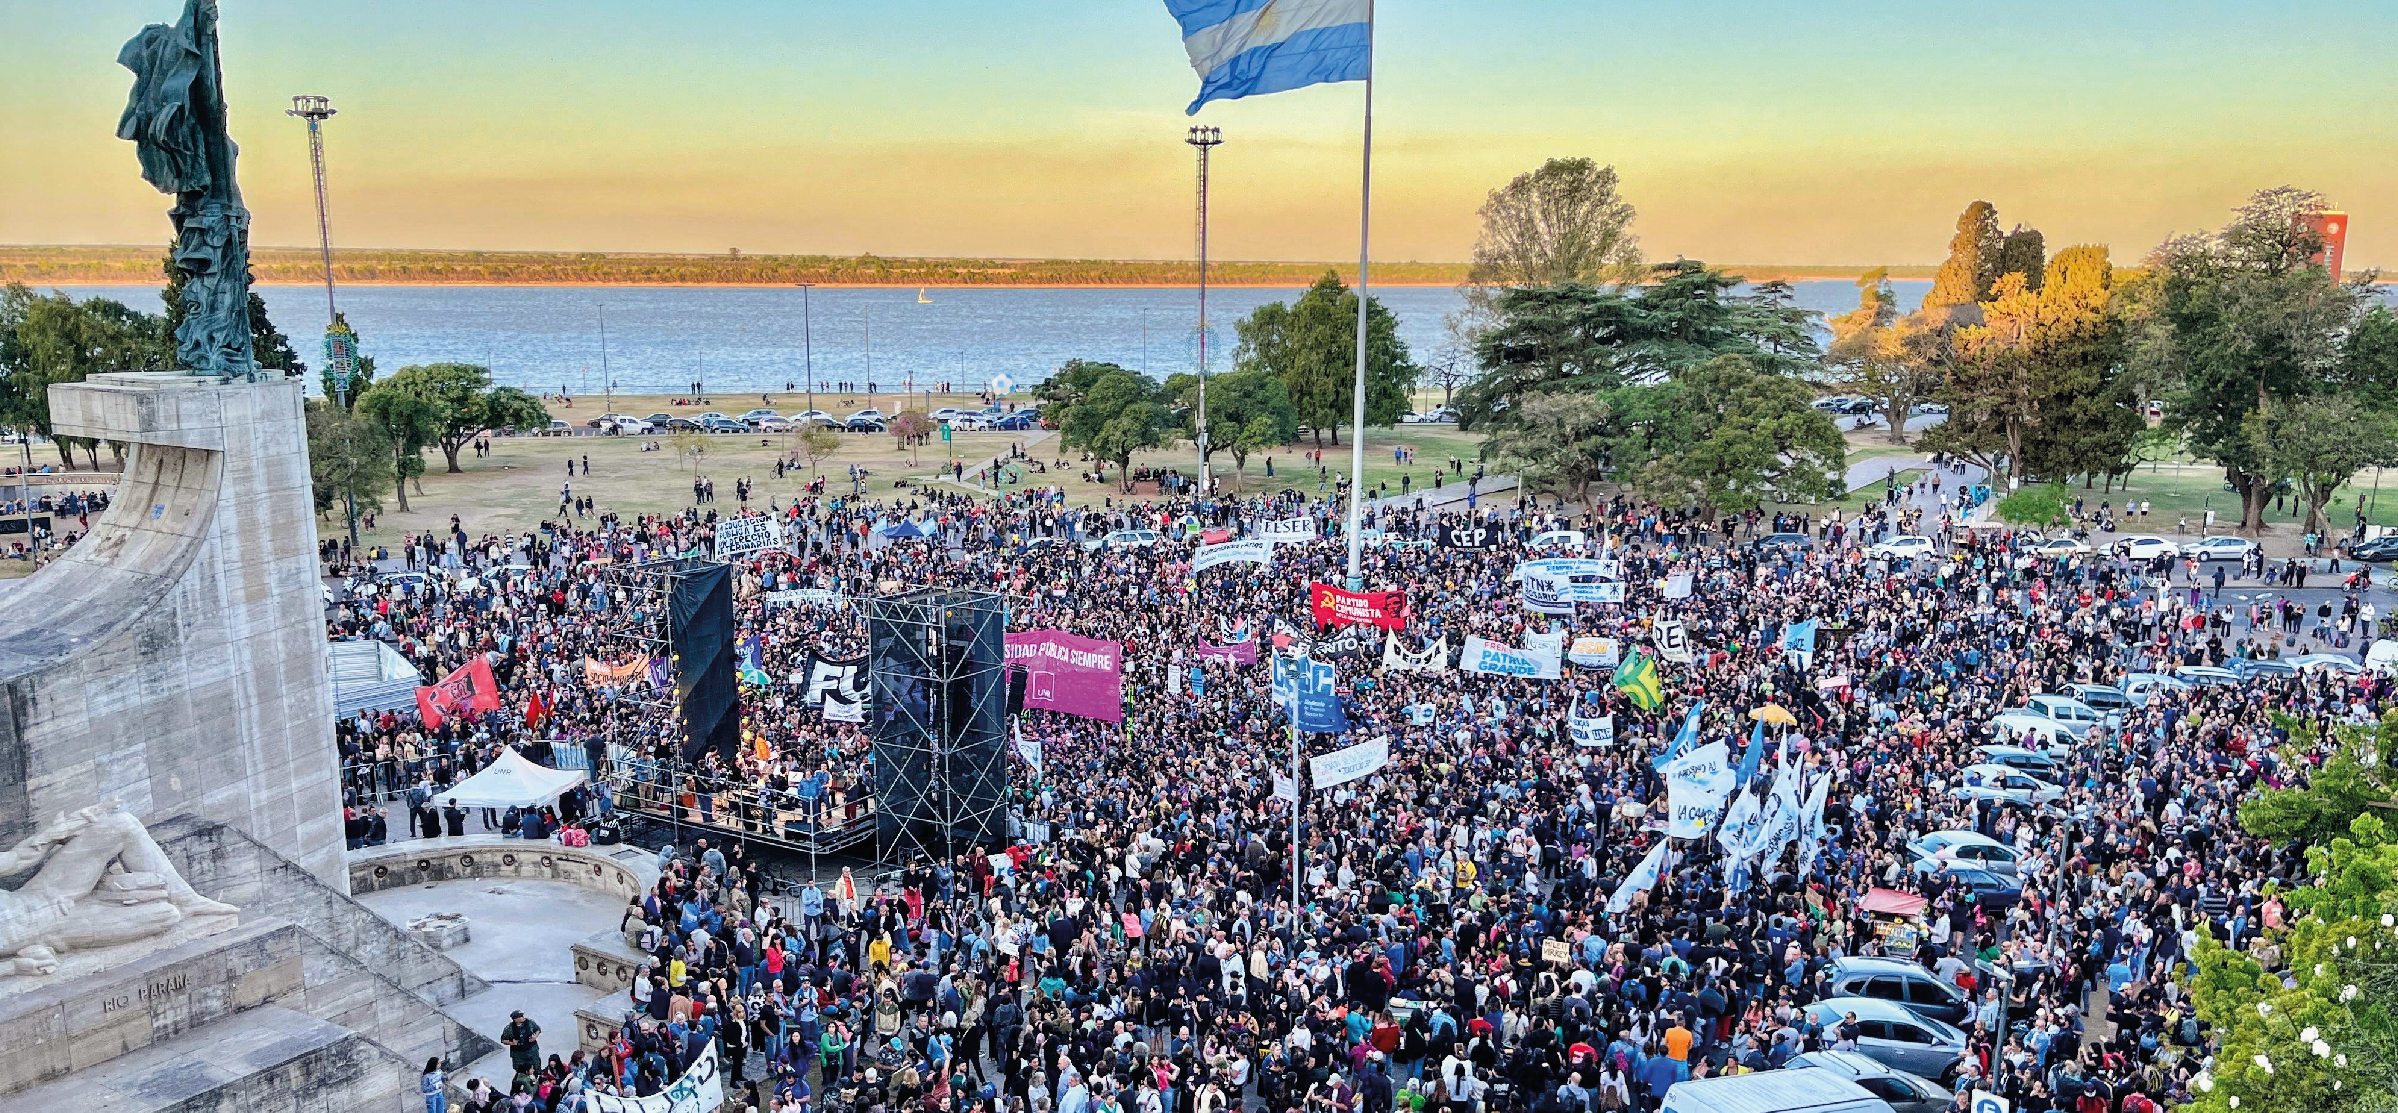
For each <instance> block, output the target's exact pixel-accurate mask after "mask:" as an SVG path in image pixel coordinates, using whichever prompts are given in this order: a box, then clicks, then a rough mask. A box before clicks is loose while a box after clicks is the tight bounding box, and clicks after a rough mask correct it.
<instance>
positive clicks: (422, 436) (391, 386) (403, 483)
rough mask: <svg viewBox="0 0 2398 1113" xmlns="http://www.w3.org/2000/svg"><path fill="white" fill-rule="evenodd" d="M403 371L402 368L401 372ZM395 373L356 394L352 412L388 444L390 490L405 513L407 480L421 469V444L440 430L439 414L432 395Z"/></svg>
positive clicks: (427, 442) (403, 372) (422, 460)
mask: <svg viewBox="0 0 2398 1113" xmlns="http://www.w3.org/2000/svg"><path fill="white" fill-rule="evenodd" d="M404 374H406V372H405V370H403V371H402V375H404ZM400 377H401V376H399V375H395V376H393V377H392V378H390V379H387V380H385V381H383V382H379V383H376V384H375V385H374V386H372V387H369V388H368V389H367V390H366V392H365V393H363V394H360V395H359V396H358V404H357V406H356V412H357V413H359V414H362V415H364V416H365V417H366V418H367V419H368V420H370V421H372V422H374V423H375V424H376V425H377V426H378V427H379V428H380V429H381V430H382V434H383V438H384V441H385V443H386V444H388V445H389V446H390V448H391V462H392V472H391V475H392V491H393V494H394V495H395V496H396V497H397V498H398V500H399V504H400V513H402V514H405V513H408V481H409V480H411V479H414V478H416V477H417V476H420V475H423V474H424V472H425V456H424V452H425V446H426V445H429V444H432V443H433V441H434V438H435V437H437V436H438V435H439V434H440V430H441V415H440V410H439V407H438V406H437V405H435V404H434V402H433V401H432V399H430V398H427V397H425V396H424V395H423V394H422V393H420V392H418V391H416V390H412V389H410V388H409V386H408V385H407V384H404V383H402V382H400Z"/></svg>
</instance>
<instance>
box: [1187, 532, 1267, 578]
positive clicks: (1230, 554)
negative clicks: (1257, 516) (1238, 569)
mask: <svg viewBox="0 0 2398 1113" xmlns="http://www.w3.org/2000/svg"><path fill="white" fill-rule="evenodd" d="M1236 561H1240V562H1246V563H1249V564H1272V563H1274V543H1273V542H1272V541H1268V540H1266V539H1265V538H1262V537H1253V538H1250V539H1248V540H1246V541H1226V542H1224V543H1223V544H1220V545H1205V546H1201V547H1200V549H1199V552H1198V555H1196V556H1193V557H1192V558H1191V571H1192V572H1194V573H1197V572H1205V571H1207V570H1208V569H1210V568H1213V567H1215V566H1217V565H1219V564H1230V563H1234V562H1236Z"/></svg>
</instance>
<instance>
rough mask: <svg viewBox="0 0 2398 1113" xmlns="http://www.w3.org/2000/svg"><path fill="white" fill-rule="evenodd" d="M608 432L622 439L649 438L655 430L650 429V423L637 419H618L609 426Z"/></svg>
mask: <svg viewBox="0 0 2398 1113" xmlns="http://www.w3.org/2000/svg"><path fill="white" fill-rule="evenodd" d="M606 431H607V432H609V433H613V434H615V435H617V436H620V437H644V436H648V435H649V434H650V433H652V432H655V430H654V429H652V428H651V427H650V423H649V422H646V421H643V420H641V419H640V418H637V417H620V418H617V419H616V420H615V421H614V422H613V423H611V424H610V425H608V426H607V428H606Z"/></svg>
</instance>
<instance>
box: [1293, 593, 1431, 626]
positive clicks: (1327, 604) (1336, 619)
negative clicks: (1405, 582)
mask: <svg viewBox="0 0 2398 1113" xmlns="http://www.w3.org/2000/svg"><path fill="white" fill-rule="evenodd" d="M1307 599H1308V605H1309V607H1310V608H1311V609H1312V610H1313V612H1314V614H1315V620H1316V625H1318V626H1356V625H1368V626H1379V627H1381V628H1383V629H1385V630H1398V629H1402V628H1404V627H1406V625H1407V593H1406V592H1404V591H1349V590H1346V589H1343V588H1337V587H1334V586H1332V585H1331V584H1325V583H1311V584H1309V585H1307Z"/></svg>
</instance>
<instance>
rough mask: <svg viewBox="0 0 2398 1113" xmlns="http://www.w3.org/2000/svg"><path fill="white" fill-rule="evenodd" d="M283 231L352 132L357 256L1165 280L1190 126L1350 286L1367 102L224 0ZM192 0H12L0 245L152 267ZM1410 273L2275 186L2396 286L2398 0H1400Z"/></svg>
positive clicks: (873, 37)
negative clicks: (949, 259) (943, 259)
mask: <svg viewBox="0 0 2398 1113" xmlns="http://www.w3.org/2000/svg"><path fill="white" fill-rule="evenodd" d="M223 7H224V12H225V16H224V35H225V64H226V67H227V70H228V74H229V76H228V83H229V86H230V93H231V95H232V98H233V126H234V135H235V138H236V139H238V140H239V141H240V142H241V144H242V148H243V159H242V163H241V181H242V185H243V188H244V191H245V193H246V194H247V197H248V201H249V205H250V208H251V209H252V211H253V213H254V222H255V223H254V227H253V233H252V238H253V240H254V242H257V243H260V244H274V245H285V244H304V243H313V241H314V237H315V228H314V216H313V212H312V211H311V207H310V202H309V198H308V175H307V150H306V141H305V131H304V128H303V126H302V125H301V124H300V122H299V121H297V120H293V119H290V118H288V117H286V116H285V115H283V110H284V109H285V108H286V107H288V106H289V100H290V96H291V94H293V93H303V92H306V93H322V94H325V95H328V96H330V97H332V98H333V101H334V104H335V106H336V107H337V108H339V109H340V110H341V115H339V116H337V117H335V118H334V119H333V120H332V121H331V123H330V124H329V125H328V139H327V158H328V160H329V163H330V166H331V172H332V175H333V186H332V188H333V227H334V233H335V237H336V242H337V243H338V244H340V245H343V246H351V247H428V248H492V249H536V250H573V249H587V250H625V251H701V252H718V251H723V250H725V249H727V248H733V247H738V248H740V249H742V250H743V251H745V252H826V253H837V254H855V253H859V252H867V251H871V252H875V253H878V254H884V255H1004V256H1050V257H1059V256H1072V257H1092V256H1097V257H1142V258H1174V257H1184V256H1187V255H1188V254H1189V253H1190V251H1191V228H1192V222H1191V209H1192V193H1191V184H1192V183H1191V169H1192V167H1191V162H1192V159H1191V152H1190V149H1189V148H1187V147H1185V146H1184V145H1183V144H1182V143H1181V138H1182V135H1183V129H1184V128H1185V127H1186V126H1187V125H1188V124H1190V123H1192V122H1200V123H1207V124H1213V125H1216V126H1220V127H1222V128H1223V129H1224V133H1225V144H1224V146H1223V147H1221V148H1219V150H1218V152H1217V156H1216V171H1217V173H1216V194H1215V199H1216V203H1215V208H1214V220H1215V232H1214V248H1213V250H1214V254H1216V255H1217V256H1219V257H1223V258H1244V259H1333V258H1340V257H1343V256H1349V257H1354V255H1355V253H1356V236H1357V186H1358V181H1357V176H1358V175H1357V148H1358V114H1359V108H1360V103H1361V93H1362V90H1363V86H1361V85H1356V84H1349V85H1335V86H1319V87H1315V88H1311V89H1303V90H1298V91H1295V92H1290V93H1283V94H1278V95H1274V96H1270V97H1261V98H1255V99H1252V100H1247V101H1236V102H1219V103H1216V104H1212V105H1210V106H1208V107H1207V108H1206V109H1204V110H1203V111H1202V113H1201V114H1200V116H1199V117H1198V119H1197V120H1196V121H1193V120H1190V119H1187V118H1185V117H1184V115H1183V112H1182V109H1183V106H1184V105H1185V104H1187V103H1188V102H1189V100H1190V98H1191V96H1192V94H1193V92H1194V91H1195V89H1196V88H1197V85H1198V80H1197V77H1196V76H1195V75H1194V74H1193V73H1192V72H1191V70H1190V67H1189V65H1188V63H1187V62H1186V61H1185V57H1184V54H1183V49H1182V44H1181V42H1180V39H1179V37H1178V32H1177V30H1176V27H1175V24H1174V21H1173V20H1172V18H1171V17H1169V16H1168V15H1167V13H1166V11H1165V8H1164V5H1163V4H1161V3H1158V2H1157V0H1114V2H1099V0H1056V2H1051V3H1045V4H1033V3H1024V2H1019V0H978V2H972V3H968V2H952V0H939V2H934V0H924V2H908V0H882V2H876V3H825V2H821V0H811V2H801V3H792V2H789V0H782V2H771V3H770V2H765V0H648V2H639V3H636V2H632V0H574V2H567V0H547V2H535V0H486V2H482V3H464V2H459V0H398V2H394V0H387V2H382V3H358V2H351V0H314V2H312V3H306V4H302V3H298V2H294V0H223ZM179 11H180V8H179V5H178V4H177V3H176V0H0V105H5V106H6V107H5V109H0V242H7V243H151V242H163V241H164V240H165V239H166V238H167V235H168V231H167V225H166V221H165V218H164V215H163V213H164V210H165V208H166V205H167V201H166V199H165V198H163V197H161V196H159V195H158V194H156V193H154V192H152V191H151V190H150V189H149V187H148V186H147V185H146V184H144V183H143V182H142V181H141V180H140V178H139V177H138V171H137V168H136V166H135V164H134V156H133V148H132V145H131V144H129V143H126V142H123V141H120V140H118V139H116V138H114V135H113V131H114V128H115V124H116V118H117V114H118V112H119V111H120V110H121V109H122V107H123V104H124V96H125V92H126V89H127V86H128V83H129V80H130V75H129V74H128V73H127V72H126V71H125V70H123V69H121V68H119V67H118V66H117V65H116V64H115V57H116V51H117V49H118V47H119V46H120V45H121V44H122V43H123V42H124V41H125V40H126V39H127V38H128V37H130V36H131V35H132V34H133V33H134V32H135V31H136V30H138V29H139V28H140V26H141V25H142V24H143V23H146V22H154V21H172V20H173V19H174V18H175V17H176V15H177V14H178V12H179ZM1377 35H1378V40H1377V50H1378V58H1377V65H1378V73H1379V76H1380V80H1379V81H1378V83H1377V85H1376V98H1377V103H1376V119H1375V124H1376V133H1375V138H1376V150H1375V156H1376V157H1375V172H1376V173H1375V183H1376V187H1375V188H1376V192H1375V255H1376V256H1377V257H1378V258H1384V259H1423V260H1454V259H1462V258H1465V257H1466V255H1467V253H1468V251H1469V250H1470V247H1471V245H1472V242H1473V237H1474V232H1475V229H1476V226H1477V225H1476V218H1475V216H1474V209H1475V207H1476V205H1477V204H1479V203H1480V200H1481V198H1482V196H1483V194H1485V193H1486V192H1487V191H1489V190H1490V189H1491V188H1493V187H1495V186H1497V185H1499V184H1500V183H1502V182H1504V181H1505V180H1506V179H1507V178H1508V177H1509V176H1511V175H1513V174H1515V173H1518V172H1521V171H1523V170H1526V169H1529V168H1531V167H1532V166H1535V165H1537V164H1538V163H1539V162H1540V161H1541V160H1542V159H1544V158H1547V157H1551V156H1559V155H1586V156H1589V157H1592V158H1596V159H1599V160H1601V161H1604V162H1611V163H1613V164H1614V165H1615V166H1616V167H1617V168H1618V170H1619V171H1620V172H1621V174H1622V175H1623V179H1624V183H1625V189H1626V192H1627V194H1628V196H1629V197H1630V198H1631V200H1632V201H1633V202H1634V203H1635V204H1637V205H1638V206H1639V208H1640V213H1641V217H1640V223H1639V232H1640V235H1641V238H1642V242H1643V246H1644V248H1645V249H1646V251H1647V252H1648V253H1649V254H1650V255H1651V256H1652V257H1662V258H1671V257H1673V256H1674V255H1676V254H1682V255H1689V256H1692V257H1697V258H1706V259H1712V260H1717V261H1737V262H1752V263H1768V262H1770V263H1788V264H1801V263H1827V264H1860V263H1861V264H1875V263H1927V262H1936V261H1938V259H1939V258H1940V257H1941V255H1942V253H1943V252H1944V250H1945V245H1946V242H1947V238H1948V235H1949V231H1950V228H1951V227H1952V225H1953V223H1954V221H1955V219H1956V214H1957V211H1958V210H1959V209H1960V208H1961V207H1963V205H1964V204H1965V203H1966V202H1968V201H1971V200H1973V199H1975V198H1977V197H1979V198H1986V199H1988V200H1990V201H1992V202H1993V203H1995V204H1996V205H1997V206H1998V209H1999V215H2000V219H2001V222H2002V224H2008V225H2012V224H2013V223H2015V222H2017V221H2023V222H2027V223H2030V224H2032V225H2034V226H2036V227H2039V228H2040V229H2041V230H2042V231H2044V232H2045V233H2046V234H2047V240H2048V243H2049V244H2050V246H2051V248H2052V249H2054V248H2055V247H2058V246H2062V245H2064V244H2068V243H2076V242H2090V241H2095V242H2102V243H2107V244H2110V245H2111V246H2112V247H2113V248H2114V253H2115V256H2116V258H2117V259H2118V260H2119V261H2129V260H2132V259H2136V258H2137V257H2138V256H2139V255H2140V254H2142V253H2144V252H2145V251H2146V250H2147V249H2148V248H2149V247H2150V246H2152V245H2154V244H2155V243H2156V241H2157V240H2159V239H2160V238H2162V237H2163V236H2165V235H2166V234H2167V233H2169V232H2173V231H2177V230H2180V231H2187V230H2192V229H2195V228H2200V227H2212V226H2214V225H2217V224H2220V223H2221V222H2222V220H2223V218H2224V216H2225V214H2226V212H2227V211H2228V210H2229V209H2230V207H2231V206H2233V205H2234V204H2236V203H2237V202H2238V201H2239V200H2240V199H2241V198H2242V197H2244V196H2245V195H2246V194H2247V193H2249V192H2250V191H2252V190H2254V189H2257V188H2260V187H2264V186H2273V185H2282V184H2296V185H2301V186H2306V187H2309V188H2313V189H2317V190H2321V191H2322V192H2324V193H2326V194H2329V195H2330V196H2331V198H2332V199H2333V200H2334V201H2335V202H2337V203H2339V204H2341V205H2343V206H2344V207H2346V208H2347V209H2348V210H2349V211H2350V213H2351V214H2352V217H2353V219H2354V221H2355V229H2356V230H2355V233H2354V234H2353V236H2352V237H2351V239H2350V244H2349V251H2348V261H2349V266H2350V268H2351V269H2357V268H2363V267H2370V266H2398V130H2394V129H2393V125H2392V116H2391V113H2390V109H2389V108H2388V105H2389V104H2390V103H2392V102H2393V101H2394V100H2398V65H2393V64H2392V63H2391V61H2390V57H2391V54H2390V51H2391V48H2392V45H2393V44H2394V43H2398V4H2393V3H2390V2H2389V0H2324V2H2321V3H2316V4H2311V5H2305V6H2303V8H2301V7H2300V6H2297V5H2291V4H2287V3H2269V2H2261V0H2174V2H2170V3H2167V2H2155V0H2108V2H2105V3H2097V4H2093V3H2088V2H2087V0H2083V2H2079V3H2064V2H2045V0H2043V2H2028V0H1986V2H1983V3H1975V4H1965V3H1946V2H1938V0H1914V2H1911V3H1886V2H1879V0H1850V2H1845V3H1821V2H1814V0H1779V2H1772V3H1766V2H1757V3H1731V2H1722V0H1681V2H1676V3H1655V2H1646V3H1637V4H1636V3H1630V2H1626V0H1450V2H1447V3H1438V2H1434V0H1382V3H1381V4H1380V6H1379V12H1378V31H1377Z"/></svg>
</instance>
